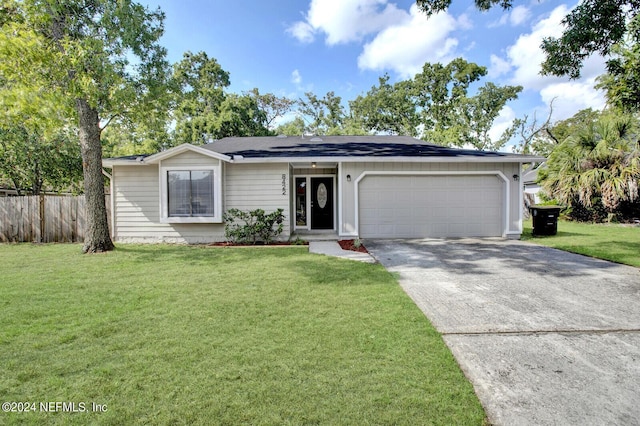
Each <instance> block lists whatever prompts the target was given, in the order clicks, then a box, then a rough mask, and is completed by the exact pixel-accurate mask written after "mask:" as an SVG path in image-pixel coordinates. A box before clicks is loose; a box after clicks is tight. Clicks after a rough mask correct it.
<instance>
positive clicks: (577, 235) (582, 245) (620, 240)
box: [522, 220, 640, 268]
mask: <svg viewBox="0 0 640 426" xmlns="http://www.w3.org/2000/svg"><path fill="white" fill-rule="evenodd" d="M522 239H523V240H529V241H531V242H534V243H537V244H541V245H545V246H549V247H554V248H557V249H560V250H565V251H570V252H573V253H578V254H584V255H587V256H591V257H596V258H599V259H604V260H610V261H612V262H617V263H623V264H625V265H631V266H636V267H639V268H640V227H637V226H629V225H620V224H595V223H580V222H569V221H564V220H560V221H559V222H558V233H557V235H552V236H539V237H532V236H531V221H530V220H529V221H526V222H525V223H524V232H523V234H522Z"/></svg>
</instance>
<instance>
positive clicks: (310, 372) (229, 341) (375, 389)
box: [0, 244, 484, 425]
mask: <svg viewBox="0 0 640 426" xmlns="http://www.w3.org/2000/svg"><path fill="white" fill-rule="evenodd" d="M0 259H2V275H1V277H2V278H1V280H0V324H2V326H1V328H0V402H5V401H15V402H35V403H37V404H38V405H37V406H36V412H29V413H24V412H23V413H4V412H0V423H2V424H17V423H21V424H22V423H29V424H65V425H66V424H112V425H120V424H167V425H169V424H171V425H173V424H203V425H205V424H206V425H208V424H252V425H254V424H274V425H275V424H278V425H280V424H295V425H298V424H410V425H414V424H447V425H448V424H476V425H479V424H482V423H483V421H484V412H483V410H482V407H481V406H480V403H479V402H478V399H477V398H476V396H475V394H474V392H473V388H472V386H471V385H470V383H469V382H468V381H467V380H466V379H465V377H464V375H463V374H462V372H461V371H460V369H459V367H458V365H457V364H456V362H455V360H454V359H453V356H452V355H451V353H450V352H449V351H448V349H447V348H446V346H445V345H444V343H443V341H442V339H441V337H440V336H439V334H438V333H437V332H436V331H435V330H434V328H433V327H432V326H431V325H430V324H429V322H428V321H427V320H426V319H425V317H424V316H423V314H422V313H421V312H420V311H419V309H418V308H417V307H416V306H415V305H414V304H413V303H412V302H411V300H410V299H409V298H408V297H407V296H406V295H405V294H404V292H403V291H402V290H401V288H400V287H399V286H398V285H397V283H396V281H395V280H394V278H393V277H392V276H391V275H390V274H389V273H387V272H386V271H385V270H384V269H383V268H382V267H381V266H380V265H369V264H361V263H358V262H353V261H347V260H342V259H333V258H329V257H325V256H319V255H312V254H309V253H308V252H307V248H305V247H286V248H269V247H262V248H219V247H217V248H212V247H185V246H168V245H154V246H134V245H120V246H119V247H118V249H117V250H116V251H115V252H111V253H107V254H97V255H81V254H80V246H78V245H40V246H39V245H29V244H23V245H0ZM40 402H43V403H45V407H48V409H49V410H50V411H55V412H49V413H47V412H43V411H42V407H41V406H40ZM51 403H53V405H52V404H51ZM56 403H60V404H59V405H56ZM71 403H73V405H72V404H71ZM64 404H66V405H64ZM80 404H82V405H80ZM94 404H95V405H94ZM98 405H100V406H101V407H103V408H106V411H104V410H103V411H104V412H101V413H98V412H91V411H92V410H93V407H96V408H97V406H98ZM3 408H4V406H3ZM71 409H75V411H85V412H76V413H69V412H65V411H66V410H71ZM83 409H84V410H83Z"/></svg>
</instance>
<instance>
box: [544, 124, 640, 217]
mask: <svg viewBox="0 0 640 426" xmlns="http://www.w3.org/2000/svg"><path fill="white" fill-rule="evenodd" d="M586 116H587V117H588V116H589V114H586ZM638 126H639V123H638V119H637V118H636V117H634V116H631V115H621V114H616V113H607V114H603V115H602V116H601V117H599V119H598V120H597V121H595V122H587V123H585V124H584V125H582V126H576V127H573V128H571V131H570V133H569V136H568V137H567V138H566V139H565V140H564V141H562V142H561V143H560V144H559V145H558V146H557V147H556V148H555V149H554V150H553V152H552V153H551V155H550V156H549V159H548V161H547V163H546V167H545V168H543V169H541V170H540V172H539V180H540V182H541V183H542V186H543V188H544V189H545V191H546V192H547V194H548V196H550V197H551V198H553V199H556V200H557V201H559V202H560V203H561V204H563V205H567V206H571V207H572V209H573V211H575V212H580V213H579V216H580V217H584V215H585V213H584V212H582V210H581V209H582V206H584V207H586V208H587V209H589V208H595V207H597V206H598V205H601V206H603V207H604V209H606V212H607V213H611V214H621V215H623V216H624V215H625V211H626V210H628V204H629V203H630V204H632V205H635V206H636V208H635V209H633V208H632V209H631V210H630V211H631V212H633V211H634V210H635V211H636V215H637V211H638V210H637V208H638V207H640V203H639V194H638V183H639V181H640V145H639V144H638V136H637V134H638V133H637V132H638Z"/></svg>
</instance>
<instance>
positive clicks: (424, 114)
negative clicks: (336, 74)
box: [349, 58, 522, 150]
mask: <svg viewBox="0 0 640 426" xmlns="http://www.w3.org/2000/svg"><path fill="white" fill-rule="evenodd" d="M486 74H487V70H486V68H485V67H482V66H479V65H477V64H474V63H471V62H467V61H466V60H464V59H462V58H458V59H454V60H453V61H451V62H450V63H448V64H447V65H442V64H440V63H437V64H430V63H426V64H424V66H423V68H422V71H421V72H420V73H418V74H416V76H415V77H414V78H413V79H409V80H402V81H399V82H396V83H395V84H393V85H391V84H390V83H389V76H388V75H385V76H383V77H381V78H380V79H379V83H378V86H373V87H372V88H371V89H370V90H369V91H368V92H367V93H366V94H365V95H361V96H358V97H357V98H356V99H355V100H354V101H351V102H350V103H349V105H350V108H351V114H352V117H353V119H354V122H356V123H358V124H359V125H360V126H361V128H363V130H364V131H365V132H367V133H368V132H373V133H388V134H397V135H405V136H413V137H418V136H419V137H421V138H422V139H424V140H425V141H427V142H431V143H436V144H439V145H445V146H472V147H474V148H476V149H479V150H497V149H499V148H501V147H502V146H504V145H505V143H506V142H507V141H506V139H500V140H498V141H492V140H491V137H490V136H489V130H490V129H491V127H492V126H493V122H494V121H495V119H496V118H497V117H498V115H499V113H500V110H501V109H502V108H503V107H504V105H505V104H506V103H507V102H508V101H509V100H512V99H516V98H517V96H518V93H519V92H520V91H521V90H522V87H520V86H497V85H496V84H494V83H490V82H489V83H486V84H485V85H483V86H481V87H480V88H479V89H478V90H477V91H476V94H475V95H473V96H470V95H469V89H470V86H471V85H472V84H475V83H478V82H479V80H480V79H481V78H482V77H484V76H485V75H486Z"/></svg>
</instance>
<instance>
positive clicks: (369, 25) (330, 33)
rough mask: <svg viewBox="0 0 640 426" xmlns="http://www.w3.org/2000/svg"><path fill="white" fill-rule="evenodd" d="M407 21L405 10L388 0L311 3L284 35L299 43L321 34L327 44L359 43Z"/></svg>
mask: <svg viewBox="0 0 640 426" xmlns="http://www.w3.org/2000/svg"><path fill="white" fill-rule="evenodd" d="M407 18H408V14H407V12H406V11H404V10H402V9H399V8H398V7H397V6H396V5H395V4H394V3H388V0H311V4H310V6H309V11H308V12H307V14H306V16H305V21H299V22H296V23H294V24H293V25H291V26H290V27H289V28H288V30H287V32H289V34H291V35H293V36H294V37H295V38H297V39H298V40H300V41H301V42H310V41H313V39H314V35H315V34H318V33H324V34H325V35H326V43H327V44H329V45H334V44H339V43H348V42H351V41H359V40H361V39H362V38H363V37H364V36H367V35H369V34H375V33H377V32H378V31H380V30H382V29H384V28H386V27H387V26H389V25H393V24H397V23H399V22H402V21H404V20H406V19H407Z"/></svg>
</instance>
